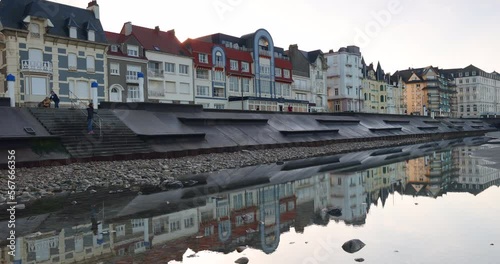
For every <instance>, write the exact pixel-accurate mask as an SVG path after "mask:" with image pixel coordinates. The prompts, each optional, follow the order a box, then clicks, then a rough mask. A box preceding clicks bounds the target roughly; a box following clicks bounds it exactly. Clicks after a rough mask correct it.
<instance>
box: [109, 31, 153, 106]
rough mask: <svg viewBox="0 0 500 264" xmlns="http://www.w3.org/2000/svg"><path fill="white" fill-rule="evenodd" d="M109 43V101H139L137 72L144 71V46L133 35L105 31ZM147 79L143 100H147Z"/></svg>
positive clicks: (146, 60) (145, 64)
mask: <svg viewBox="0 0 500 264" xmlns="http://www.w3.org/2000/svg"><path fill="white" fill-rule="evenodd" d="M105 33H106V38H107V39H108V42H109V44H110V46H109V48H108V52H107V58H108V61H107V63H108V65H107V67H108V84H109V87H108V89H109V91H108V92H109V101H110V102H139V101H142V100H141V98H140V91H139V90H140V87H139V80H138V73H139V72H142V73H145V72H146V71H147V69H148V68H147V67H148V59H147V58H146V57H145V56H144V48H143V47H142V45H141V43H139V41H138V40H137V38H136V37H135V36H134V35H128V36H126V35H125V34H121V33H112V32H105ZM147 87H148V86H147V81H144V90H143V91H142V93H143V94H144V101H147V90H148V89H147Z"/></svg>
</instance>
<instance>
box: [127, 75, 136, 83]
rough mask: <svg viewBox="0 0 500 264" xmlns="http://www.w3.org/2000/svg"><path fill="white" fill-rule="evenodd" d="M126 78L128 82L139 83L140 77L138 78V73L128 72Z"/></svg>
mask: <svg viewBox="0 0 500 264" xmlns="http://www.w3.org/2000/svg"><path fill="white" fill-rule="evenodd" d="M126 79H127V82H128V83H139V79H138V78H137V74H127V75H126Z"/></svg>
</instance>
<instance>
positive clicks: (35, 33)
mask: <svg viewBox="0 0 500 264" xmlns="http://www.w3.org/2000/svg"><path fill="white" fill-rule="evenodd" d="M30 33H31V37H32V38H40V25H38V24H37V23H30Z"/></svg>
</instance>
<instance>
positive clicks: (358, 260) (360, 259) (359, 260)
mask: <svg viewBox="0 0 500 264" xmlns="http://www.w3.org/2000/svg"><path fill="white" fill-rule="evenodd" d="M354 260H355V261H356V262H363V261H365V259H364V258H357V259H354Z"/></svg>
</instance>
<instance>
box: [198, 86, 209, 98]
mask: <svg viewBox="0 0 500 264" xmlns="http://www.w3.org/2000/svg"><path fill="white" fill-rule="evenodd" d="M209 90H210V87H208V86H205V85H197V86H196V95H198V96H209V94H208V91H209Z"/></svg>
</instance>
